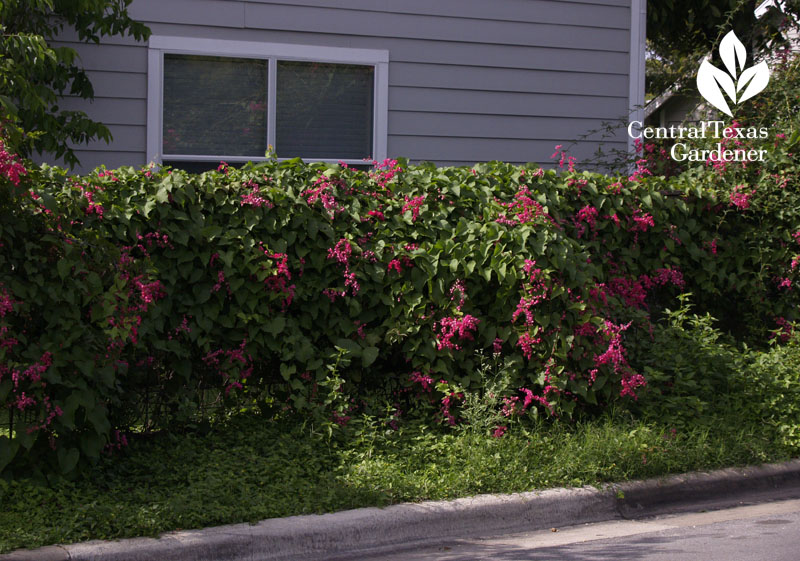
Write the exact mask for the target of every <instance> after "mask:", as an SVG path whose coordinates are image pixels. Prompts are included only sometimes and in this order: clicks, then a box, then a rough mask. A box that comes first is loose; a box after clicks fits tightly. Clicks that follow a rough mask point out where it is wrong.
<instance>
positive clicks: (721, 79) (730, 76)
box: [697, 31, 769, 117]
mask: <svg viewBox="0 0 800 561" xmlns="http://www.w3.org/2000/svg"><path fill="white" fill-rule="evenodd" d="M719 56H720V58H721V59H722V62H723V63H724V64H725V68H726V69H727V70H728V71H727V72H725V71H724V70H720V69H719V68H717V67H716V66H714V65H713V64H711V63H710V62H709V61H708V59H706V60H704V61H703V63H702V64H701V65H700V70H698V72H697V90H698V91H699V92H700V95H702V96H703V97H704V98H705V99H706V101H708V102H709V103H710V104H711V105H713V106H714V107H716V108H717V109H719V110H720V111H722V112H723V113H725V114H726V115H728V116H730V117H733V113H731V109H730V106H729V105H728V101H727V100H726V99H725V95H723V92H725V94H726V95H727V96H728V99H730V100H731V102H732V103H733V105H737V104H739V103H741V102H743V101H745V100H748V99H750V98H751V97H753V96H754V95H756V94H758V93H759V92H761V90H763V89H764V88H766V87H767V84H768V83H769V68H768V67H767V63H766V62H760V63H758V64H756V65H755V66H751V67H750V68H747V69H745V67H744V64H745V61H746V60H747V51H746V49H745V48H744V45H742V42H741V41H739V38H738V37H736V34H735V33H734V32H733V31H729V32H728V34H727V35H725V37H724V38H723V39H722V42H721V43H720V45H719ZM742 90H744V91H742ZM740 92H741V93H740Z"/></svg>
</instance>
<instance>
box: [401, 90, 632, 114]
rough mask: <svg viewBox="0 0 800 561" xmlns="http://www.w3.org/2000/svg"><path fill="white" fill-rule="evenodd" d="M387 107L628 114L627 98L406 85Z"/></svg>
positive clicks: (485, 112)
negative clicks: (500, 93) (440, 88)
mask: <svg viewBox="0 0 800 561" xmlns="http://www.w3.org/2000/svg"><path fill="white" fill-rule="evenodd" d="M389 107H391V108H392V111H425V112H430V113H470V114H478V115H510V116H520V117H579V118H588V119H592V118H593V119H611V120H613V119H619V118H621V117H623V116H624V115H625V114H627V112H628V104H627V99H625V98H621V97H597V96H591V95H585V96H581V95H565V94H540V93H532V92H505V93H504V95H502V98H500V99H499V100H498V92H494V91H481V90H459V89H455V88H452V89H447V90H444V91H442V90H439V89H435V88H420V87H405V86H396V87H394V88H392V89H391V90H389Z"/></svg>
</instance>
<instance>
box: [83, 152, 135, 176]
mask: <svg viewBox="0 0 800 561" xmlns="http://www.w3.org/2000/svg"><path fill="white" fill-rule="evenodd" d="M75 155H76V156H78V159H79V160H80V161H81V165H80V167H79V168H76V169H75V170H74V171H75V173H77V174H80V175H86V174H87V173H89V172H91V171H92V170H93V169H95V168H98V167H100V166H105V167H106V168H107V169H116V168H120V167H123V166H133V167H135V168H141V167H144V166H145V165H146V161H145V160H146V156H145V153H144V151H141V152H109V151H107V150H76V151H75Z"/></svg>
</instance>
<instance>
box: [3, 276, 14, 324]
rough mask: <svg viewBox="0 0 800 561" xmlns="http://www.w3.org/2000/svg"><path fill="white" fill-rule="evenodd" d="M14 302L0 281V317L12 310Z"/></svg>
mask: <svg viewBox="0 0 800 561" xmlns="http://www.w3.org/2000/svg"><path fill="white" fill-rule="evenodd" d="M14 304H16V302H15V301H14V300H12V299H11V296H10V295H9V294H8V292H7V291H6V288H5V287H4V286H3V284H2V283H0V318H2V317H5V316H6V314H8V313H9V312H13V311H14Z"/></svg>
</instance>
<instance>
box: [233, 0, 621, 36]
mask: <svg viewBox="0 0 800 561" xmlns="http://www.w3.org/2000/svg"><path fill="white" fill-rule="evenodd" d="M248 3H251V4H286V5H289V6H305V7H313V8H329V7H330V4H331V2H330V1H327V0H248ZM339 4H340V5H339V9H341V10H347V11H358V12H363V13H376V14H381V13H394V12H396V11H398V2H397V1H396V0H348V1H347V2H340V3H339ZM486 4H487V0H436V1H435V2H431V1H430V0H403V3H402V11H403V13H405V14H410V15H416V16H442V17H450V18H470V19H478V20H481V21H487V20H492V21H512V22H524V23H552V24H559V25H587V22H590V23H589V24H588V25H591V26H593V27H612V28H614V27H615V28H619V29H627V25H628V24H627V18H628V10H627V9H626V7H627V3H626V2H625V1H624V0H621V1H620V2H619V6H620V7H617V8H616V9H609V7H608V4H609V2H598V4H606V5H597V4H595V5H592V4H591V3H586V2H581V3H580V4H579V5H577V6H574V5H573V6H571V7H570V8H567V9H565V6H564V2H560V1H554V0H509V1H505V2H494V5H493V6H492V9H491V10H487V9H486Z"/></svg>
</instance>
